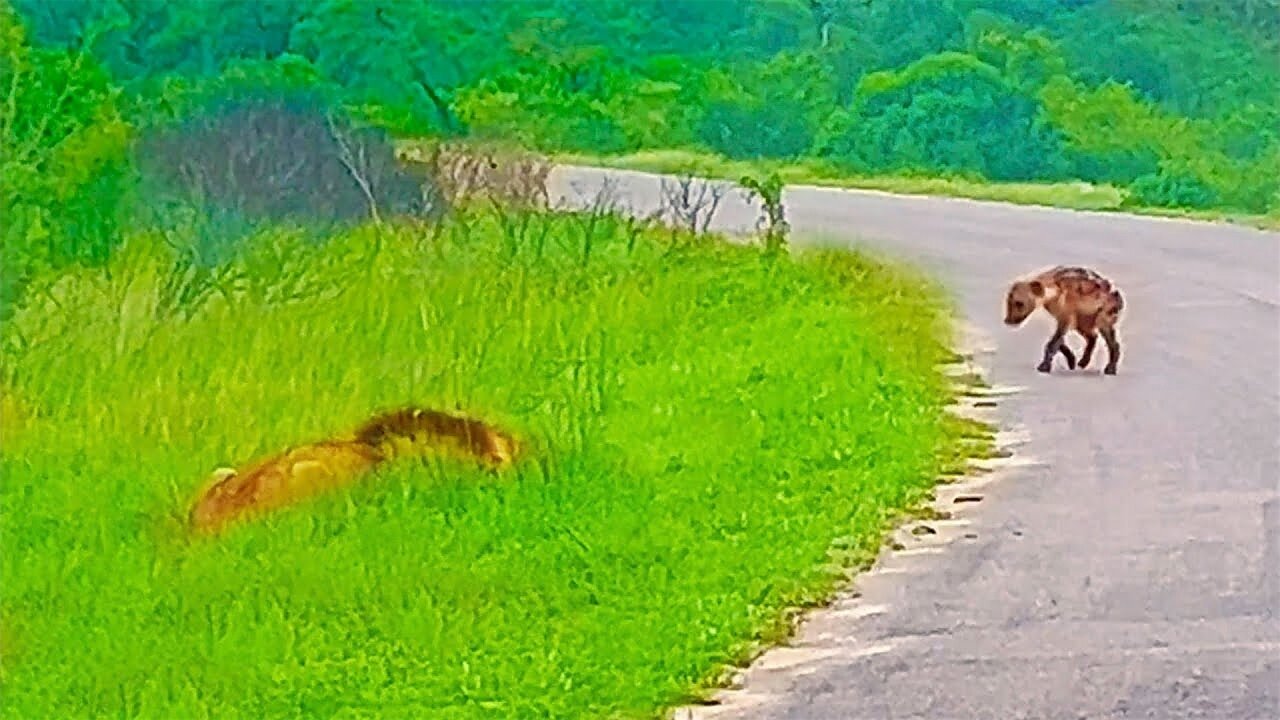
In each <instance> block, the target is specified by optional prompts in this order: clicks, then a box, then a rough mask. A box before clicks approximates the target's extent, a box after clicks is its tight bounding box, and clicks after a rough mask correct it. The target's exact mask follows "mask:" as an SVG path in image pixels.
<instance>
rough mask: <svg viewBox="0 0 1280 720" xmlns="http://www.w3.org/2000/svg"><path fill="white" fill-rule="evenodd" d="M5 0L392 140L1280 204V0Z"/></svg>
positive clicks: (140, 82)
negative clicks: (292, 71) (812, 163)
mask: <svg viewBox="0 0 1280 720" xmlns="http://www.w3.org/2000/svg"><path fill="white" fill-rule="evenodd" d="M10 1H11V2H13V3H14V4H15V5H16V7H17V8H18V9H19V10H20V12H21V14H22V15H23V16H25V18H26V19H27V20H28V21H29V24H30V28H31V30H32V32H33V34H34V37H35V38H36V39H37V40H39V41H40V42H42V43H44V44H52V45H57V46H65V47H72V48H82V49H87V50H89V51H91V53H92V55H93V57H94V58H95V60H96V62H100V63H101V64H102V65H103V66H105V67H106V68H108V69H109V70H110V72H111V73H113V74H114V76H115V77H116V78H118V79H119V80H120V81H121V82H124V83H126V84H127V85H128V86H129V87H152V88H154V87H155V86H156V85H157V83H159V84H164V83H172V82H173V80H172V78H173V77H179V78H185V79H190V78H200V77H208V76H214V75H218V74H220V73H224V72H226V71H227V69H228V67H234V66H236V65H237V64H243V63H245V62H259V63H261V62H266V63H282V64H286V65H288V66H290V67H293V68H299V67H302V68H305V72H306V73H307V74H310V75H312V76H314V77H316V78H324V79H325V80H326V81H330V82H332V83H334V84H335V85H337V86H339V87H341V88H342V89H343V91H344V92H345V93H346V97H347V100H348V101H349V102H351V103H352V104H354V105H357V106H361V107H363V108H364V109H365V110H366V112H367V113H368V114H369V115H370V116H371V117H374V118H375V119H377V120H378V121H379V122H380V123H382V124H384V125H386V126H388V127H389V128H391V129H392V130H394V131H397V132H400V133H412V134H431V133H442V132H448V133H456V132H470V133H476V134H485V135H496V136H501V137H504V138H509V139H514V140H518V141H521V142H523V143H525V144H527V145H530V146H535V147H539V148H542V149H546V150H564V151H575V152H588V153H601V154H607V153H616V152H623V151H631V150H641V149H657V148H674V147H682V148H690V149H702V150H709V151H714V152H717V153H720V154H723V155H726V156H728V157H730V158H739V159H740V158H754V157H771V158H787V157H799V156H808V157H813V156H816V157H819V158H823V159H825V160H827V161H829V162H831V163H833V164H835V165H837V166H841V167H845V168H846V169H848V170H849V171H851V172H859V173H866V174H875V173H912V174H951V175H958V176H968V177H977V178H985V179H988V180H1063V179H1083V180H1089V181H1098V182H1110V183H1116V184H1119V185H1122V186H1126V187H1129V188H1130V189H1131V190H1132V191H1133V195H1134V199H1135V200H1137V201H1138V202H1140V203H1142V204H1154V205H1167V206H1191V207H1222V208H1230V209H1236V210H1245V211H1251V212H1264V211H1267V210H1268V209H1271V208H1274V207H1276V206H1277V205H1280V197H1278V194H1280V193H1278V192H1277V184H1276V180H1275V178H1276V175H1277V173H1276V168H1277V166H1278V165H1280V130H1277V128H1280V63H1277V57H1280V54H1278V53H1280V43H1278V42H1277V40H1276V38H1277V37H1280V2H1278V1H1277V0H1245V1H1242V2H1235V3H1219V2H1213V1H1212V0H1188V1H1186V2H1180V3H1176V4H1174V3H1150V2H1133V1H1125V0H1111V1H1107V2H1103V1H1101V0H894V1H893V2H889V1H887V0H704V1H703V2H696V3H670V2H661V1H660V0H591V1H590V2H583V1H582V0H430V1H428V0H416V1H412V2H411V1H396V2H392V1H391V0H260V1H254V2H245V1H243V0H209V1H208V2H200V3H169V2H166V1H165V0H61V1H60V2H57V3H48V2H44V1H43V0H10ZM59 57H62V56H59ZM63 62H65V60H63ZM49 71H50V72H56V69H55V68H50V70H49ZM90 77H96V76H92V75H91V76H90ZM84 82H92V81H90V80H85V81H84ZM93 97H94V96H93V95H92V94H90V95H88V96H86V98H85V100H84V101H83V102H92V101H93Z"/></svg>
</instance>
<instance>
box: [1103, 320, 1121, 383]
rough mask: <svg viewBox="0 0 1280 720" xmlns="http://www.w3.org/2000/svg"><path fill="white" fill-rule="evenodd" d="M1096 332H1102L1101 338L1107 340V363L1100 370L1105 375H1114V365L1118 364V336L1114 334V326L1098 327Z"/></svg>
mask: <svg viewBox="0 0 1280 720" xmlns="http://www.w3.org/2000/svg"><path fill="white" fill-rule="evenodd" d="M1098 332H1099V333H1101V334H1102V339H1103V340H1106V341H1107V364H1106V366H1105V367H1103V368H1102V372H1103V373H1104V374H1106V375H1115V374H1116V367H1117V366H1118V365H1119V364H1120V338H1119V337H1117V336H1116V329H1115V328H1114V327H1103V328H1098Z"/></svg>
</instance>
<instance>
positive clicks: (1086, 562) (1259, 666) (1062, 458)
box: [553, 169, 1280, 720]
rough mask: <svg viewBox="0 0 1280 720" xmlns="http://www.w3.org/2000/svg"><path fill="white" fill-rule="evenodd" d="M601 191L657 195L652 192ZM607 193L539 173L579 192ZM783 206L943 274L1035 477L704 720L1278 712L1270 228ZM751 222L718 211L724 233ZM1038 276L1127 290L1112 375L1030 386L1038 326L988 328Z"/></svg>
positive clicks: (1277, 430)
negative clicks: (1098, 274)
mask: <svg viewBox="0 0 1280 720" xmlns="http://www.w3.org/2000/svg"><path fill="white" fill-rule="evenodd" d="M609 174H610V175H612V176H613V177H615V178H617V179H618V180H619V181H620V186H619V188H618V189H619V195H620V196H621V197H624V198H627V199H628V200H629V201H630V202H631V203H632V204H633V206H634V207H637V208H638V209H645V208H649V207H652V206H653V204H654V203H656V201H657V197H658V191H657V181H656V179H654V178H653V177H652V176H647V175H643V174H639V173H622V172H618V171H609ZM601 177H603V172H602V171H594V170H585V169H574V170H565V171H563V172H561V171H558V174H557V175H555V176H553V178H554V179H555V180H556V182H557V187H559V188H560V189H561V190H563V191H565V194H567V195H569V196H571V197H574V196H579V197H580V195H578V193H588V194H589V193H591V192H592V191H593V190H594V189H597V188H598V187H599V186H600V182H601ZM572 184H581V187H580V188H578V189H577V190H570V189H569V188H570V185H572ZM786 207H787V209H788V212H789V216H790V219H791V221H792V224H793V227H794V230H795V233H796V234H797V235H798V236H810V237H811V238H819V240H818V241H820V242H830V243H839V244H842V245H865V246H868V247H872V248H875V249H878V250H883V251H887V252H889V253H891V254H893V255H896V256H898V257H902V258H905V259H909V260H912V261H916V262H919V263H921V264H922V265H924V266H925V267H927V268H928V269H930V270H932V271H935V272H936V273H938V275H939V276H940V277H941V278H943V279H944V280H945V281H946V283H947V284H948V285H949V287H950V288H951V289H952V290H953V291H954V292H955V294H956V296H957V299H958V300H959V303H960V306H961V308H962V310H963V311H964V313H965V314H966V315H967V319H968V320H969V321H971V322H972V323H973V324H974V325H975V326H976V327H977V328H978V329H979V330H980V331H982V332H983V333H984V334H985V335H986V336H988V337H989V339H990V341H991V345H992V352H991V353H990V354H987V355H985V356H984V357H983V358H981V365H982V366H983V369H984V371H985V372H986V373H987V375H988V379H989V380H991V381H992V382H994V383H998V384H1007V385H1011V386H1021V387H1022V388H1024V389H1023V390H1022V391H1020V392H1018V393H1016V394H1014V395H1012V396H1009V397H1008V398H1005V399H1003V400H1002V401H1001V404H1000V407H999V409H998V413H999V420H1000V421H1001V423H1002V424H1003V425H1004V426H1005V427H1007V428H1012V429H1025V430H1026V432H1027V434H1028V437H1029V439H1028V441H1027V442H1026V443H1025V444H1024V445H1022V446H1020V447H1019V448H1017V450H1016V452H1017V453H1018V454H1019V455H1023V456H1027V457H1030V458H1034V459H1037V460H1039V461H1042V462H1043V464H1042V465H1035V466H1029V467H1024V468H1021V469H1019V470H1017V471H1016V472H1013V473H1011V474H1009V475H1008V476H1007V477H1006V478H1004V479H1002V480H1000V481H999V482H996V483H993V484H990V485H987V486H986V487H985V488H984V489H983V491H982V492H983V493H984V494H985V501H984V502H982V503H980V504H978V505H976V506H974V508H973V509H972V510H966V513H967V514H966V516H965V517H966V519H967V521H968V525H967V526H966V527H965V528H964V530H965V533H960V534H957V535H956V540H955V541H954V542H950V543H949V544H948V545H946V547H945V549H942V551H941V552H921V553H918V554H914V553H906V554H905V555H904V556H902V557H901V558H899V559H898V560H897V561H896V562H894V563H892V565H891V567H890V568H889V569H890V570H893V572H884V573H878V574H872V575H869V576H867V577H866V578H863V579H860V580H859V581H858V587H859V589H860V590H861V592H862V597H860V598H857V599H845V600H841V601H840V602H838V603H837V604H836V605H835V606H834V607H833V608H832V610H831V611H828V612H824V613H819V614H817V615H815V616H814V617H813V619H812V620H811V621H810V622H809V623H807V624H806V626H805V628H804V630H803V632H802V633H801V635H800V637H799V638H798V641H797V643H796V646H797V649H795V650H782V651H779V652H778V653H774V654H772V656H773V657H774V658H776V659H775V660H773V661H769V658H770V657H771V655H770V654H766V655H765V657H764V658H762V661H761V664H760V665H759V666H756V667H753V668H752V669H751V670H750V671H749V672H748V673H747V674H746V678H745V684H744V688H743V690H742V692H739V693H730V694H728V695H726V702H725V704H724V705H722V706H720V707H719V708H717V709H716V710H715V712H716V714H715V715H714V716H715V717H728V718H814V719H824V718H832V719H834V718H840V719H842V720H844V719H854V718H876V719H880V718H894V719H904V718H921V719H928V720H951V719H956V720H959V719H966V720H967V719H969V718H974V719H986V718H991V719H993V720H996V719H998V720H1012V719H1014V718H1028V719H1030V718H1035V719H1054V720H1056V719H1057V718H1064V719H1066V718H1069V719H1071V720H1076V719H1077V718H1161V719H1166V718H1168V719H1174V718H1209V719H1212V720H1237V719H1241V720H1243V719H1248V720H1267V719H1271V720H1275V719H1280V500H1278V499H1277V498H1278V496H1280V314H1278V312H1277V305H1278V303H1280V234H1277V233H1263V232H1259V231H1254V230H1250V229H1246V228H1241V227H1230V226H1222V225H1211V224H1207V223H1192V222H1181V221H1170V220H1161V219H1146V218H1136V217H1129V216H1120V215H1104V214H1090V213H1073V212H1067V211H1057V210H1049V209H1043V208H1030V207H1015V206H1006V205H999V204H990V203H978V202H970V201H960V200H947V199H935V198H907V197H896V196H890V195H885V194H880V193H870V192H848V191H838V190H822V189H817V188H796V189H793V190H791V191H789V192H788V195H787V196H786ZM752 213H753V210H752V208H750V207H748V206H746V205H745V204H744V203H742V202H741V201H740V200H737V199H736V198H731V199H730V200H729V201H727V202H726V204H725V205H724V206H723V207H722V209H721V215H720V221H719V222H717V223H716V224H715V226H717V227H720V228H722V229H729V230H733V229H742V228H746V227H749V226H750V225H751V223H752V221H753V214H752ZM1053 263H1072V264H1076V263H1082V264H1088V265H1092V266H1095V267H1097V268H1098V269H1100V270H1101V271H1103V272H1104V273H1105V274H1107V275H1109V276H1111V277H1112V278H1113V279H1114V280H1116V281H1117V282H1118V283H1119V284H1120V285H1121V286H1122V287H1123V289H1124V291H1125V293H1126V298H1127V301H1128V308H1127V309H1126V316H1125V318H1124V319H1123V320H1122V324H1121V331H1120V332H1121V341H1122V342H1123V343H1124V354H1123V359H1122V361H1121V363H1120V373H1119V375H1117V376H1115V377H1105V376H1102V375H1100V374H1098V371H1097V369H1096V366H1100V365H1101V360H1099V361H1098V362H1096V363H1095V368H1091V369H1090V370H1089V371H1085V372H1079V373H1066V372H1065V371H1064V370H1060V369H1055V373H1054V374H1052V375H1048V376H1045V375H1041V374H1039V373H1036V372H1035V371H1034V365H1035V363H1036V362H1037V360H1038V354H1039V350H1040V347H1041V345H1042V343H1043V342H1044V340H1045V339H1046V338H1047V335H1048V332H1049V329H1050V328H1049V324H1048V323H1049V321H1047V320H1046V319H1044V318H1040V320H1039V322H1038V323H1034V322H1033V323H1029V325H1028V326H1025V327H1024V328H1022V329H1021V330H1018V331H1010V330H1008V329H1006V328H1004V327H1003V326H1002V325H1001V323H1000V302H1001V294H1002V291H1003V288H1004V286H1005V284H1006V282H1007V281H1008V280H1009V279H1010V278H1011V277H1012V276H1014V275H1016V274H1019V273H1022V272H1025V271H1028V270H1031V269H1034V268H1037V267H1041V266H1044V265H1048V264H1053ZM1073 342H1074V343H1075V344H1076V346H1077V348H1078V346H1079V343H1080V341H1079V339H1078V338H1077V339H1075V340H1074V341H1073ZM1099 351H1100V352H1103V353H1105V350H1104V349H1103V347H1102V345H1101V343H1100V344H1099ZM964 507H969V506H964ZM965 534H968V535H970V536H976V537H965ZM709 716H710V715H709Z"/></svg>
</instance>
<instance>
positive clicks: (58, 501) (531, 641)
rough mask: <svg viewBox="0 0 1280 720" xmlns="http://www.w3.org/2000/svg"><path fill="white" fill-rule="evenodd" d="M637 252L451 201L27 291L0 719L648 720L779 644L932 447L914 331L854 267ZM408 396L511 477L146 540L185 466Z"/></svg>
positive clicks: (6, 446)
mask: <svg viewBox="0 0 1280 720" xmlns="http://www.w3.org/2000/svg"><path fill="white" fill-rule="evenodd" d="M666 237H667V235H666V234H665V233H663V234H661V235H658V234H650V233H649V232H647V231H644V230H642V229H641V228H639V227H638V226H636V225H634V224H630V223H628V222H627V221H624V220H621V219H618V218H615V217H611V216H583V215H556V214H514V213H507V214H503V215H499V214H494V213H485V212H470V213H462V214H461V215H459V216H458V217H456V218H454V219H453V220H451V221H449V222H448V223H446V224H445V225H443V226H441V227H439V228H437V229H434V230H429V229H413V228H407V227H390V226H384V227H383V228H374V227H365V228H362V229H358V230H355V231H351V232H347V233H345V234H343V235H340V236H338V237H335V238H332V239H331V240H329V241H328V242H327V244H325V245H324V246H323V247H322V248H320V249H313V247H312V244H311V243H310V242H308V241H305V240H304V239H303V238H301V237H300V236H292V235H290V234H289V233H287V232H285V231H282V230H275V231H269V232H264V233H261V234H260V235H258V236H256V237H255V238H254V239H253V240H252V242H251V243H250V244H249V245H248V247H247V248H246V249H245V251H244V252H243V253H242V254H241V255H240V256H239V257H238V258H236V259H235V260H234V261H232V262H231V264H229V265H226V266H224V267H222V268H221V269H220V270H219V271H218V272H210V273H206V274H205V275H201V276H199V277H198V278H196V279H192V278H194V277H195V276H194V275H192V274H191V271H190V268H189V267H187V266H184V265H182V264H175V263H174V261H173V259H172V258H171V257H169V256H168V255H166V254H164V253H162V252H159V251H158V250H155V248H157V247H163V244H162V243H159V242H157V241H156V240H155V239H154V238H150V237H147V236H141V235H140V236H134V237H131V238H129V239H128V241H126V243H125V245H124V247H123V249H122V250H121V251H120V252H119V253H118V254H116V255H115V256H114V257H113V259H112V261H111V264H110V266H109V267H108V268H107V269H106V271H105V272H104V271H100V270H99V271H90V270H85V271H77V272H74V273H71V274H66V275H63V276H61V277H60V278H58V279H56V280H55V281H51V282H49V283H46V284H45V285H43V286H41V287H38V288H35V289H33V291H32V292H31V294H30V295H29V297H28V301H27V304H26V305H25V306H24V307H23V308H22V309H21V310H20V311H19V312H18V314H17V315H16V316H15V318H14V320H13V322H12V323H9V324H8V325H7V326H6V328H5V346H4V348H5V349H4V356H3V361H4V374H3V377H2V378H0V381H2V385H0V391H2V392H3V400H4V404H3V407H0V409H2V410H3V411H4V413H5V416H4V426H5V433H4V438H3V451H2V453H0V462H2V463H3V484H2V485H0V506H2V507H3V512H4V528H3V536H2V540H3V542H2V545H3V552H2V553H0V569H2V571H3V573H2V574H3V578H4V581H3V583H0V673H2V675H0V682H2V683H3V687H2V692H3V695H4V701H3V702H2V703H0V717H4V718H33V717H60V718H71V717H109V716H127V717H154V718H177V717H182V718H205V717H217V718H239V717H244V718H263V717H381V718H390V717H433V718H471V717H495V716H496V717H542V716H555V717H581V716H602V715H606V716H651V715H654V714H656V713H657V712H658V711H659V709H660V708H662V707H665V706H669V705H671V704H674V703H678V702H681V701H683V700H685V699H687V698H689V697H691V696H692V694H694V693H695V692H696V691H697V689H698V687H699V686H701V685H704V684H706V683H707V682H709V681H711V680H712V679H713V678H714V677H715V676H716V673H717V671H718V668H719V667H721V666H722V665H723V664H724V663H726V662H730V661H733V660H737V659H741V658H742V657H743V655H744V653H745V652H746V650H747V648H748V647H749V645H750V644H751V643H752V642H753V641H755V640H758V639H760V638H769V637H775V636H776V635H777V634H778V633H780V632H782V631H783V629H784V627H785V624H784V617H785V612H784V611H785V608H786V607H788V606H791V605H796V604H804V603H808V602H812V601H815V600H817V599H819V598H820V597H822V595H823V594H824V593H825V592H826V591H827V590H829V589H830V587H831V586H832V584H833V583H834V582H835V581H836V578H837V577H838V574H837V570H836V569H835V567H834V566H833V564H832V561H833V553H834V560H835V561H837V562H836V565H839V564H841V563H843V564H848V563H850V562H857V561H861V560H865V559H866V558H868V557H870V555H871V554H872V553H873V552H874V550H875V549H876V547H877V546H878V544H879V542H880V538H881V532H882V530H883V528H884V525H885V523H886V522H887V521H889V520H890V519H892V518H893V517H895V516H896V515H897V514H898V513H900V512H901V511H903V510H904V509H905V508H907V507H909V506H910V505H912V504H913V503H916V502H918V501H920V500H921V499H922V498H924V497H925V496H926V495H927V493H928V491H929V488H930V487H931V485H932V484H933V482H934V478H935V477H936V475H937V473H938V472H939V470H940V469H941V468H942V467H943V465H944V464H945V463H946V462H947V461H948V458H950V457H951V456H953V455H954V453H955V451H956V445H955V442H954V441H953V439H952V437H953V433H952V430H953V428H952V426H951V424H950V422H949V421H948V420H947V418H946V415H945V413H944V410H943V406H944V404H945V403H946V402H947V400H948V390H947V388H946V386H945V384H944V381H943V379H942V378H941V376H940V375H939V373H938V372H937V371H936V370H935V368H934V365H935V363H937V362H939V361H940V360H941V359H942V358H943V357H944V355H945V350H944V348H943V346H942V343H941V342H940V340H941V339H943V334H942V333H943V327H944V325H943V316H942V308H940V307H938V306H936V305H935V304H934V302H935V300H934V298H935V297H936V296H935V294H933V293H929V292H924V291H922V287H921V285H920V284H919V281H918V280H917V279H915V278H913V277H910V276H908V275H905V274H902V273H901V272H900V271H898V270H894V269H890V268H887V267H885V266H882V265H879V264H875V263H872V262H871V261H869V260H867V259H866V258H863V257H861V256H859V255H850V254H842V253H834V252H814V253H813V254H811V255H809V256H806V257H804V258H801V259H799V260H792V259H789V258H786V257H781V258H773V259H770V258H767V257H764V256H762V255H761V254H760V253H759V252H758V251H756V250H753V249H752V248H744V247H734V246H730V245H727V244H713V243H709V242H705V241H704V242H692V243H681V244H680V245H679V247H678V249H673V248H672V247H671V246H670V245H668V244H667V243H666V242H665V240H664V238H666ZM184 287H185V288H188V291H187V292H183V293H176V292H175V290H174V288H184ZM191 288H194V289H191ZM178 310H180V311H178ZM407 402H414V403H420V404H426V405H434V406H440V407H446V408H453V407H455V406H457V407H461V408H463V409H464V410H465V411H467V412H469V413H474V414H477V415H480V416H483V417H485V418H487V419H490V420H493V421H495V422H499V423H501V424H503V425H506V426H508V427H511V428H513V429H515V430H516V431H517V432H519V433H521V434H522V435H524V436H526V437H528V438H530V439H531V440H532V441H533V444H534V453H533V457H532V458H531V459H529V460H528V461H526V462H525V463H523V464H522V465H520V466H519V467H518V468H517V469H516V471H515V472H514V473H511V474H509V475H500V476H496V477H494V476H487V475H483V474H480V473H478V472H476V471H474V470H471V469H468V468H466V467H463V466H461V465H458V466H454V465H448V464H435V465H417V464H410V465H397V466H392V467H390V468H389V469H387V470H385V471H382V472H380V473H378V474H377V475H375V476H374V477H373V478H372V479H370V480H368V481H367V482H364V483H363V484H361V485H360V486H358V487H357V488H355V489H354V490H353V491H351V492H349V493H337V494H333V495H330V496H327V497H323V498H320V499H318V500H315V501H312V502H309V503H306V504H304V505H301V506H298V507H295V508H291V509H289V510H286V511H282V512H280V513H277V514H275V515H273V516H271V517H270V518H267V519H265V520H262V521H259V522H254V523H250V524H246V525H243V526H240V527H238V528H237V529H235V530H234V531H232V532H230V533H228V534H227V535H226V536H224V537H221V538H217V539H215V540H210V541H191V540H188V539H187V537H186V536H185V535H184V534H183V533H182V531H181V527H180V517H181V515H182V514H183V513H184V512H185V510H186V507H187V503H188V502H189V501H190V500H191V499H192V497H193V494H194V493H195V491H196V490H197V488H198V487H199V485H200V483H201V481H202V480H203V477H204V476H205V474H206V473H207V472H208V471H209V470H210V469H212V468H213V467H215V466H217V465H223V464H237V463H240V462H243V461H246V460H249V459H251V458H253V457H257V456H259V455H261V454H265V453H270V452H274V451H277V450H279V449H281V448H283V447H285V446H287V445H289V444H291V443H296V442H300V441H303V440H308V439H318V438H321V437H324V436H326V435H328V434H330V433H333V432H335V431H339V430H343V429H345V428H348V427H350V426H352V425H353V424H354V423H356V422H358V421H360V420H362V419H364V418H365V417H367V416H368V415H369V414H370V413H371V412H373V411H374V410H375V409H377V408H384V407H390V406H393V405H398V404H402V403H407ZM833 548H834V549H833Z"/></svg>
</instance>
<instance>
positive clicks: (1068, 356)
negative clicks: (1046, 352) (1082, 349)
mask: <svg viewBox="0 0 1280 720" xmlns="http://www.w3.org/2000/svg"><path fill="white" fill-rule="evenodd" d="M1058 352H1060V353H1062V358H1063V359H1064V360H1066V361H1067V369H1068V370H1075V369H1076V354H1075V353H1073V352H1071V348H1069V347H1067V339H1066V337H1065V336H1064V337H1063V338H1062V342H1060V343H1058Z"/></svg>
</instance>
